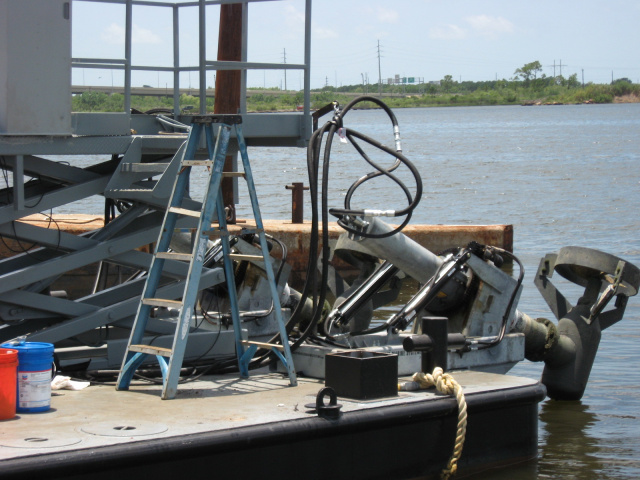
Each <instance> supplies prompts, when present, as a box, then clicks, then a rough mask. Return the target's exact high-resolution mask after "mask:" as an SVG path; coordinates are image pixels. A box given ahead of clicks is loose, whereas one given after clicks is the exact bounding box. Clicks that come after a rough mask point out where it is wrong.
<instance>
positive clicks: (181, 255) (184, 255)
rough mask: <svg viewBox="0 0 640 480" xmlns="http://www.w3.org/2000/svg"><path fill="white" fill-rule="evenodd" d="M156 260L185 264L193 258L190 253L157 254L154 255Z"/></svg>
mask: <svg viewBox="0 0 640 480" xmlns="http://www.w3.org/2000/svg"><path fill="white" fill-rule="evenodd" d="M156 257H157V258H164V259H167V260H182V261H185V262H190V261H191V259H192V258H193V255H192V254H190V253H178V252H158V253H156Z"/></svg>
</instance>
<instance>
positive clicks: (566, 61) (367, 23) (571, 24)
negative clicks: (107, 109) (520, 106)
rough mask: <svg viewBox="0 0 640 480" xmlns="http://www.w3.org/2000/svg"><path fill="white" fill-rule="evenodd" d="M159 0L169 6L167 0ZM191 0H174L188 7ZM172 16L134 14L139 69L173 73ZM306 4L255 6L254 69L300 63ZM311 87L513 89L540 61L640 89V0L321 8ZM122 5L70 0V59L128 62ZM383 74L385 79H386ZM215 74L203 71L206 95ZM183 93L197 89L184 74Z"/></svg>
mask: <svg viewBox="0 0 640 480" xmlns="http://www.w3.org/2000/svg"><path fill="white" fill-rule="evenodd" d="M160 1H164V0H160ZM183 1H185V0H175V2H174V1H167V3H176V2H177V3H182V2H183ZM172 10H173V9H172V8H168V7H149V6H138V5H136V6H134V8H133V53H132V62H133V64H134V65H143V66H164V67H169V66H172V64H173V43H172V35H173V23H172V22H173V20H172ZM178 10H179V12H180V13H179V18H180V65H181V66H197V64H198V8H197V7H187V6H185V7H180V8H179V9H178ZM304 10H305V2H304V0H284V1H275V2H272V1H264V2H257V3H252V4H250V5H249V34H248V50H247V52H248V60H249V61H254V62H271V63H283V62H285V61H286V63H289V64H300V63H302V62H303V60H304ZM206 12H207V26H206V28H207V34H206V39H207V40H206V58H207V60H215V59H216V56H217V42H218V18H219V7H218V6H217V5H211V6H207V8H206ZM311 18H312V35H311V43H312V50H311V87H312V88H321V87H323V86H325V85H330V86H334V87H339V86H342V85H354V84H362V83H363V82H364V83H369V84H377V82H378V79H379V76H381V78H382V81H383V82H387V81H388V80H387V79H389V78H393V77H395V76H396V75H399V76H400V77H413V78H414V79H415V81H424V82H430V81H438V80H441V79H442V78H444V76H445V75H451V76H452V77H453V79H454V80H456V81H467V80H471V81H483V80H495V79H511V78H513V77H514V76H515V70H516V69H518V68H520V67H522V66H524V65H525V64H527V63H530V62H533V61H539V62H540V64H541V65H542V66H543V70H542V73H543V74H544V75H547V76H553V75H554V74H555V75H560V74H562V75H563V76H564V77H565V78H567V77H569V76H570V75H573V74H576V75H577V78H578V80H579V81H582V80H584V82H585V83H588V82H594V83H609V82H611V79H612V77H613V78H614V79H618V78H623V77H626V78H629V79H631V80H632V81H633V82H636V83H640V48H639V46H640V27H639V25H640V1H638V0H580V1H578V0H553V1H551V0H536V1H531V0H486V1H480V0H411V1H410V0H396V1H390V0H367V1H364V0H315V2H313V6H312V13H311ZM124 24H125V9H124V6H123V5H104V4H100V3H93V2H85V1H80V0H74V2H73V12H72V26H73V27H72V56H73V57H83V58H109V59H122V58H123V57H124ZM379 72H380V75H379ZM285 82H286V87H287V89H290V90H299V89H301V88H302V86H303V75H302V72H301V71H299V70H288V71H287V72H286V79H285V72H284V70H279V69H278V70H260V71H256V72H252V73H250V74H249V75H248V86H250V87H265V88H273V87H277V88H281V89H282V88H284V87H285ZM72 83H73V84H74V85H83V84H84V85H106V86H108V85H112V84H113V85H122V84H123V73H122V71H118V70H116V71H111V70H106V69H104V70H103V69H99V70H98V69H88V68H74V69H73V73H72ZM214 83H215V72H214V71H210V72H208V73H207V85H208V86H212V85H214ZM132 84H133V85H134V86H142V85H150V86H152V87H166V88H171V87H172V85H173V75H172V74H171V73H168V72H155V71H136V72H134V73H133V75H132ZM180 84H181V85H180V86H181V87H193V88H197V87H198V74H197V72H192V73H189V72H183V73H182V74H181V77H180Z"/></svg>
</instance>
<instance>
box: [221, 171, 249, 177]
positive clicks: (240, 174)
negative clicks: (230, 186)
mask: <svg viewBox="0 0 640 480" xmlns="http://www.w3.org/2000/svg"><path fill="white" fill-rule="evenodd" d="M222 176H223V177H244V172H222Z"/></svg>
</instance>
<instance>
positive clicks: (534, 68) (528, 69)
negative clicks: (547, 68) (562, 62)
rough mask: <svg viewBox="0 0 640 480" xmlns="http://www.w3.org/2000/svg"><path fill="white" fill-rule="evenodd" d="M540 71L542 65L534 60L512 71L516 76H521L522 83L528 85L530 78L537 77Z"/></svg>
mask: <svg viewBox="0 0 640 480" xmlns="http://www.w3.org/2000/svg"><path fill="white" fill-rule="evenodd" d="M540 72H542V65H541V64H540V62H539V61H538V60H536V61H535V62H531V63H527V64H525V65H524V66H523V67H521V68H518V69H516V71H515V72H513V73H514V75H515V76H516V77H520V78H522V80H524V83H526V84H527V85H528V84H529V82H530V81H531V80H535V79H536V78H538V74H539V73H540Z"/></svg>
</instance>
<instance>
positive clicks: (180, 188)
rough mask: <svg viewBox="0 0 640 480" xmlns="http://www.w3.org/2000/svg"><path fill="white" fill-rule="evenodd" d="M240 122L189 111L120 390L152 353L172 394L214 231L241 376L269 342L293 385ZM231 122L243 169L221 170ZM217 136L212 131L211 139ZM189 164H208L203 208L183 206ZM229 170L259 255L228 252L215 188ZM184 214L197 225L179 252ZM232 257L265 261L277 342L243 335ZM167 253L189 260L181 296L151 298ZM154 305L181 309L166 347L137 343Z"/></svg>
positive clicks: (230, 117) (234, 117)
mask: <svg viewBox="0 0 640 480" xmlns="http://www.w3.org/2000/svg"><path fill="white" fill-rule="evenodd" d="M241 124H242V116H240V115H195V116H194V117H193V119H192V125H191V131H190V133H189V137H188V139H187V142H186V148H185V149H184V150H183V151H184V154H183V155H184V156H183V158H182V159H181V166H180V172H179V174H178V175H177V177H176V180H175V184H174V186H173V192H172V194H171V196H170V200H169V206H168V208H167V211H166V214H165V217H164V222H163V225H162V229H161V230H160V236H159V238H158V242H157V245H156V251H155V254H154V256H153V259H152V261H151V265H150V267H149V272H148V275H147V279H146V283H145V286H144V290H143V293H142V297H141V299H140V305H139V306H138V311H137V313H136V317H135V322H134V324H133V327H132V329H131V336H130V338H129V343H128V345H127V349H126V352H125V356H124V359H123V361H122V368H121V370H120V375H119V376H118V381H117V384H116V389H117V390H128V389H129V385H130V384H131V380H132V379H133V376H134V374H135V372H136V370H137V369H138V368H139V367H140V366H141V365H142V363H143V362H144V361H145V360H146V358H147V356H149V355H154V356H155V357H156V358H157V360H158V363H159V364H160V370H161V371H162V384H163V387H162V399H163V400H166V399H171V398H174V397H175V396H176V393H177V389H178V381H179V379H180V369H181V368H182V361H183V358H184V354H185V348H186V344H187V338H188V333H189V326H190V321H191V316H192V314H193V311H194V307H195V305H196V302H197V299H198V284H199V282H200V277H201V273H202V266H203V261H204V256H205V253H206V250H207V244H208V241H209V235H219V236H220V240H221V244H222V251H223V265H224V272H225V277H226V281H227V287H228V290H229V303H230V307H231V318H232V321H233V327H234V333H235V344H236V354H237V357H238V367H239V370H240V375H241V377H243V378H248V377H249V362H251V360H252V359H253V357H254V355H255V353H256V352H257V351H258V349H259V348H260V349H270V350H271V352H273V353H274V354H275V355H276V357H277V358H278V359H279V360H280V361H281V362H282V363H283V365H284V366H285V367H286V370H287V373H288V376H289V383H290V385H291V386H296V385H297V378H296V373H295V370H294V367H293V360H292V357H291V350H290V347H289V342H288V340H287V333H286V329H285V325H284V321H283V318H282V309H281V306H280V299H279V295H278V291H277V288H276V280H275V277H274V274H273V268H272V265H271V260H270V256H269V250H268V246H267V240H266V237H265V233H264V226H263V223H262V217H261V215H260V209H259V207H258V198H257V195H256V190H255V185H254V183H253V176H252V173H251V166H250V164H249V156H248V154H247V146H246V143H245V141H244V137H243V135H242V125H241ZM214 125H216V126H217V127H218V135H217V137H215V136H214V131H213V128H214ZM232 128H233V129H234V130H235V134H236V141H237V144H238V149H239V151H240V156H241V157H242V165H243V169H244V171H243V172H223V167H224V163H225V157H226V152H227V148H228V146H229V140H230V136H231V130H232ZM203 130H204V133H205V137H206V145H207V152H208V157H209V159H208V160H196V159H195V156H196V152H197V150H198V145H199V144H200V139H201V137H202V131H203ZM214 138H216V140H215V146H214ZM193 167H206V168H208V169H209V172H210V178H209V185H208V188H207V192H206V194H205V196H204V199H203V202H202V210H201V211H194V210H189V209H185V208H182V206H181V205H182V201H183V199H184V197H185V196H186V193H187V187H188V184H189V176H190V173H191V169H192V168H193ZM227 176H232V177H238V178H244V179H245V180H246V182H247V188H248V191H249V197H250V198H251V207H252V209H253V216H254V219H255V224H256V226H255V229H252V230H244V229H243V233H253V234H255V235H257V236H258V238H259V240H260V251H261V255H255V256H247V255H235V254H233V253H232V252H231V246H230V243H229V236H230V235H229V231H228V229H227V222H226V213H225V210H224V205H223V201H222V192H221V189H220V184H221V179H222V177H227ZM214 212H215V214H216V216H217V220H218V227H214V226H213V225H212V218H213V214H214ZM184 215H188V216H192V217H196V218H199V222H198V227H197V229H196V231H195V234H194V242H193V250H192V252H191V253H176V252H172V251H169V245H170V243H171V238H172V236H173V232H174V230H175V225H176V222H177V220H178V217H180V216H184ZM236 257H237V258H236ZM234 258H236V259H237V260H250V261H259V262H262V264H263V265H264V270H265V272H266V274H267V280H268V283H269V286H270V291H271V299H272V302H273V312H274V315H275V318H276V321H277V323H278V327H279V333H280V339H281V340H280V341H281V343H280V344H276V343H264V342H252V341H248V340H244V339H243V338H242V326H241V323H240V312H239V308H238V298H237V292H236V286H235V278H234V268H233V259H234ZM166 261H169V262H173V261H180V262H189V272H188V274H187V278H186V281H185V287H184V292H183V295H182V299H181V300H179V299H178V300H176V299H173V298H170V299H162V298H155V294H156V291H157V290H158V286H159V284H160V280H161V278H162V271H163V268H164V264H165V262H166ZM154 307H167V308H173V309H178V311H179V312H180V313H179V316H178V321H177V325H176V330H175V333H174V338H173V345H172V347H171V348H170V349H169V348H163V347H158V346H154V345H142V344H141V342H142V341H143V338H144V334H145V329H146V325H147V321H148V320H149V316H150V314H151V311H152V309H153V308H154Z"/></svg>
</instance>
